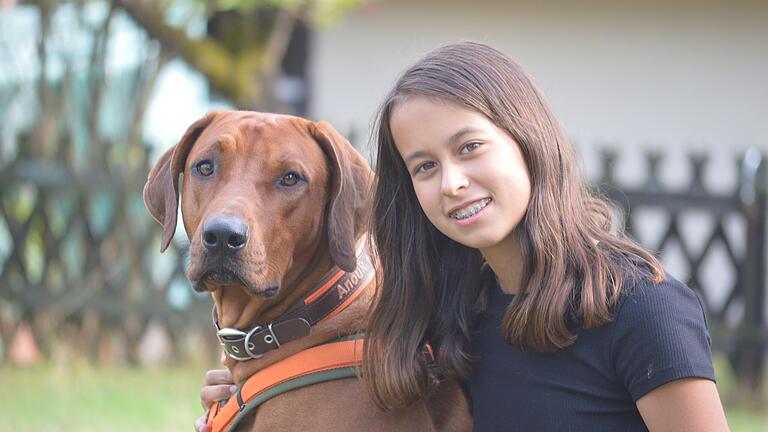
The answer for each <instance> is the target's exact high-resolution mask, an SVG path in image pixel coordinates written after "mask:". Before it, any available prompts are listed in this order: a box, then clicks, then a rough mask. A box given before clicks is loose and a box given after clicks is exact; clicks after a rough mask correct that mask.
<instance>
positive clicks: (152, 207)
mask: <svg viewBox="0 0 768 432" xmlns="http://www.w3.org/2000/svg"><path fill="white" fill-rule="evenodd" d="M216 115H217V113H216V112H210V113H208V114H206V115H205V117H203V118H201V119H199V120H197V121H196V122H194V123H193V124H192V126H190V127H189V128H188V129H187V131H186V132H184V136H182V137H181V140H180V141H179V142H178V144H176V145H174V146H173V147H171V148H169V149H168V150H167V151H166V152H165V153H163V155H162V156H161V157H160V160H158V161H157V163H156V164H155V166H154V168H152V171H150V172H149V176H148V178H147V183H146V184H145V185H144V205H146V206H147V209H148V210H149V214H151V215H152V217H153V218H154V219H155V220H156V221H157V222H159V223H160V225H162V226H163V241H162V243H161V245H160V251H161V252H164V251H165V250H166V249H167V248H168V245H169V244H171V239H173V234H174V232H176V214H177V212H178V208H179V174H181V173H182V172H183V171H184V163H185V162H186V160H187V155H188V154H189V151H190V149H192V145H193V144H194V143H195V141H197V139H198V138H199V137H200V134H201V133H202V132H203V130H204V129H205V128H206V127H208V125H209V124H211V122H212V121H213V119H214V118H215V117H216Z"/></svg>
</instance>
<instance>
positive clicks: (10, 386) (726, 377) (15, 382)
mask: <svg viewBox="0 0 768 432" xmlns="http://www.w3.org/2000/svg"><path fill="white" fill-rule="evenodd" d="M716 365H717V369H718V371H717V375H718V381H719V382H718V387H719V388H720V392H721V395H722V396H723V398H724V400H725V401H726V412H727V416H728V422H729V423H730V426H731V430H732V431H734V432H752V431H754V432H765V431H768V412H766V410H765V409H758V408H750V409H748V408H743V407H736V406H731V405H729V404H728V395H729V394H732V392H733V391H734V390H733V388H732V386H731V382H732V375H731V374H730V371H729V370H728V369H727V366H724V362H722V361H717V359H716ZM203 372H204V368H201V367H200V366H186V367H181V368H175V369H162V370H146V369H135V368H126V367H98V368H96V367H91V366H88V365H87V364H85V363H80V364H77V365H74V366H72V365H70V366H68V367H61V366H55V365H47V366H38V367H34V368H23V369H20V368H11V367H0V388H2V390H1V391H0V418H1V419H2V421H0V431H15V432H26V431H36V432H37V431H51V432H53V431H83V432H87V431H99V432H101V431H116V432H117V431H132V432H136V431H186V432H189V431H191V430H193V426H192V425H193V423H194V419H195V418H196V417H197V416H199V415H200V413H201V408H200V405H199V402H198V393H199V391H200V383H201V381H202V377H203Z"/></svg>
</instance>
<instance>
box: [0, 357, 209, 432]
mask: <svg viewBox="0 0 768 432" xmlns="http://www.w3.org/2000/svg"><path fill="white" fill-rule="evenodd" d="M202 377H203V371H202V370H201V369H199V368H192V367H186V368H180V369H164V370H146V369H135V368H105V367H99V368H94V367H89V366H85V365H80V366H75V367H68V368H63V367H55V366H41V367H35V368H24V369H18V368H7V367H6V368H0V387H2V391H0V418H2V421H1V422H0V431H17V432H25V431H30V432H31V431H50V432H53V431H83V432H87V431H94V432H95V431H99V432H102V431H115V432H117V431H186V432H189V431H191V430H193V424H194V419H195V418H196V417H197V416H199V415H200V414H201V412H202V409H201V408H200V402H198V395H199V392H200V384H201V382H202Z"/></svg>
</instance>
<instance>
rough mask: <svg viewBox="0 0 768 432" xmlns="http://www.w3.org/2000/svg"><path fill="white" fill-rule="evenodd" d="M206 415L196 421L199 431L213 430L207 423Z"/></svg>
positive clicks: (196, 428)
mask: <svg viewBox="0 0 768 432" xmlns="http://www.w3.org/2000/svg"><path fill="white" fill-rule="evenodd" d="M205 417H206V416H205V415H203V416H202V417H200V418H199V419H197V420H196V421H195V430H196V431H197V432H211V428H209V427H208V425H207V424H206V423H205Z"/></svg>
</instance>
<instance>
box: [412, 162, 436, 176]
mask: <svg viewBox="0 0 768 432" xmlns="http://www.w3.org/2000/svg"><path fill="white" fill-rule="evenodd" d="M434 167H435V163H434V162H424V163H423V164H421V165H419V166H417V167H416V170H415V174H418V173H423V172H427V171H429V170H431V169H432V168H434Z"/></svg>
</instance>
